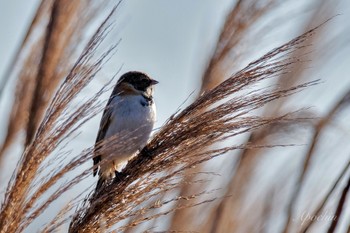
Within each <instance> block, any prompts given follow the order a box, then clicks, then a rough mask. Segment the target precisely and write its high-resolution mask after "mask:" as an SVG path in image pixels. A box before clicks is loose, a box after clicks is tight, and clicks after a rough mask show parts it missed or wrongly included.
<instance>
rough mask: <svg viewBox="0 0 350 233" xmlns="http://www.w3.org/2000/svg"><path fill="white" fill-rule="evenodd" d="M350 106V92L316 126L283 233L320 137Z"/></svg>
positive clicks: (289, 221)
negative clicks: (339, 113) (344, 109)
mask: <svg viewBox="0 0 350 233" xmlns="http://www.w3.org/2000/svg"><path fill="white" fill-rule="evenodd" d="M349 104H350V90H349V91H348V92H347V93H345V94H344V96H343V97H342V98H341V99H340V100H339V101H338V103H336V104H335V105H334V106H333V108H332V109H331V110H330V111H329V112H328V114H327V115H326V116H325V117H323V118H322V119H321V120H320V121H319V123H318V124H317V125H316V127H315V129H314V133H313V137H312V141H311V144H310V147H309V149H308V151H307V153H306V155H305V160H304V164H303V167H302V169H301V171H300V174H299V177H298V180H297V184H296V185H295V188H294V190H293V194H292V197H291V200H290V202H289V204H288V209H287V220H286V223H285V225H284V227H283V232H285V233H287V232H288V231H289V227H290V224H291V221H292V219H293V208H294V206H295V203H296V201H297V199H298V197H299V193H300V191H301V188H302V186H303V183H304V180H305V177H306V175H307V171H308V168H309V166H310V161H311V158H312V156H313V154H314V151H315V148H316V145H317V143H318V140H319V137H320V136H321V134H322V132H323V130H324V129H325V128H326V127H327V126H328V124H329V123H330V122H331V121H332V119H333V117H334V116H335V115H336V113H338V112H339V111H340V110H342V109H343V108H345V107H346V106H347V105H349Z"/></svg>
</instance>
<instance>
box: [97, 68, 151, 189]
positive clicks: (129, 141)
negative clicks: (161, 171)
mask: <svg viewBox="0 0 350 233" xmlns="http://www.w3.org/2000/svg"><path fill="white" fill-rule="evenodd" d="M157 83H158V81H156V80H154V79H152V78H150V77H149V76H148V75H147V74H145V73H142V72H139V71H129V72H127V73H125V74H123V75H122V76H121V77H120V78H119V80H118V81H117V83H116V85H115V87H114V89H113V91H112V94H111V96H110V98H109V100H108V102H107V104H106V107H105V109H104V111H103V115H102V118H101V121H100V127H99V130H98V133H97V138H96V142H95V146H94V156H93V163H94V167H93V175H94V176H96V174H97V172H98V175H99V179H98V182H97V185H96V192H97V191H98V190H100V188H101V187H102V185H103V184H104V183H105V182H106V181H107V180H111V179H113V178H114V177H119V176H120V175H122V173H121V169H122V168H123V166H124V165H125V163H126V162H127V161H128V160H129V159H130V158H132V157H133V156H134V155H136V154H137V152H138V151H139V150H141V149H142V148H143V147H144V146H145V145H146V144H147V142H148V140H149V137H150V135H151V132H152V129H153V126H154V123H155V121H156V105H155V103H154V100H153V93H154V85H156V84H157ZM105 140H106V141H107V142H108V143H107V142H106V143H101V142H103V141H105ZM110 141H111V142H113V146H111V142H110ZM98 170H99V171H98Z"/></svg>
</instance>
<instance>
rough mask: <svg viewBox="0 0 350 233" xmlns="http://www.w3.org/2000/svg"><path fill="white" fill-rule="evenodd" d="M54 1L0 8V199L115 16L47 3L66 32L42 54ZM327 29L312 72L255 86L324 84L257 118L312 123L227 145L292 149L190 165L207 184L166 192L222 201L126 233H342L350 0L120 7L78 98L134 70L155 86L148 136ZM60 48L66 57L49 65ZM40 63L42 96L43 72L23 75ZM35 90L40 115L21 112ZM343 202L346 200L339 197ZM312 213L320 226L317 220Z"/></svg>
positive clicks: (314, 46)
mask: <svg viewBox="0 0 350 233" xmlns="http://www.w3.org/2000/svg"><path fill="white" fill-rule="evenodd" d="M52 2H54V1H49V0H43V1H40V0H27V1H19V0H13V1H6V0H0V31H1V35H2V36H1V38H0V41H1V43H0V61H1V62H0V90H1V93H0V95H1V96H0V107H1V113H2V114H1V117H0V142H1V144H0V145H1V150H0V168H1V170H0V184H1V186H0V194H1V197H0V200H1V201H2V200H3V195H4V192H5V189H6V187H7V182H8V181H9V179H10V177H11V175H12V172H13V170H14V169H15V166H16V164H17V162H18V159H19V158H20V156H21V154H22V152H23V149H24V145H25V144H26V142H27V141H28V140H30V137H32V136H30V135H31V134H33V133H32V132H33V130H30V129H31V128H34V129H35V128H36V127H37V124H38V123H32V122H39V121H40V119H41V117H42V114H43V112H44V111H45V106H47V104H48V103H49V101H50V99H51V98H52V96H53V93H54V92H55V90H56V89H57V87H58V86H59V84H60V83H61V82H62V80H63V79H64V77H65V75H67V72H68V71H69V69H70V67H71V66H72V65H73V64H74V62H75V60H76V59H77V57H78V56H79V53H80V52H81V51H82V48H83V47H84V46H85V44H86V43H87V41H88V40H89V38H90V37H91V35H92V33H93V32H94V30H96V28H97V27H98V26H99V24H100V23H101V22H102V20H103V19H104V18H105V17H106V15H107V14H108V12H109V11H110V9H111V7H112V6H113V5H115V2H113V1H102V2H100V3H98V4H96V3H93V2H90V1H86V2H85V3H79V4H77V6H76V5H75V4H72V3H68V2H69V1H68V2H67V1H63V0H62V1H56V2H61V4H62V7H61V8H59V9H60V11H59V17H60V18H59V20H62V23H61V21H59V20H58V22H59V23H57V25H56V28H55V27H54V29H52V30H51V32H50V33H52V35H53V36H52V37H51V39H52V41H51V42H50V43H52V44H50V43H48V44H46V46H49V47H50V48H52V51H50V52H47V53H45V52H43V51H44V50H45V49H44V48H45V46H44V45H42V44H41V43H42V38H43V35H46V36H47V35H48V33H47V31H45V30H47V27H46V26H47V24H48V22H49V19H50V9H51V8H50V6H51V4H52ZM76 2H84V1H76ZM88 2H89V3H88ZM33 19H34V21H33ZM329 19H331V20H330V21H328V22H327V23H326V24H325V25H323V26H322V27H321V28H319V30H318V31H317V32H316V33H315V34H314V35H313V36H312V37H310V38H309V39H308V41H307V42H306V44H305V53H307V62H303V63H301V64H299V65H298V66H295V67H294V68H293V72H290V73H286V74H284V75H285V77H283V79H282V77H281V78H280V79H278V80H279V81H277V83H265V84H264V85H277V86H282V87H289V86H292V85H295V84H298V83H303V82H305V81H310V80H316V79H321V84H319V85H317V86H314V87H311V88H308V89H307V90H306V91H303V92H302V93H298V94H297V95H293V96H291V97H288V98H285V99H281V100H279V101H274V102H272V103H270V104H269V105H267V106H265V107H264V108H263V109H261V110H260V111H259V114H261V115H266V116H274V115H279V114H281V113H285V112H289V111H295V110H298V109H301V108H303V109H304V111H303V114H304V115H303V116H305V118H308V120H305V122H298V123H295V124H291V125H277V126H274V127H270V128H266V129H261V130H259V131H257V132H253V133H251V134H247V135H242V137H239V138H235V139H234V140H232V139H230V141H227V142H225V143H227V144H228V145H232V144H239V143H245V142H251V143H255V144H259V145H265V144H266V145H271V144H288V145H289V144H293V145H294V146H288V147H279V148H266V149H255V150H243V151H234V152H231V153H228V154H227V155H225V156H221V157H219V158H215V159H213V160H211V161H209V162H207V163H205V164H203V165H202V166H200V167H196V168H195V170H193V171H191V172H212V173H215V175H212V176H210V178H209V180H208V181H207V182H205V183H200V184H196V185H188V184H187V182H184V184H183V185H182V187H181V188H179V189H178V190H177V192H174V193H173V194H172V195H174V196H176V195H180V196H181V195H188V194H190V193H198V192H199V191H200V190H213V192H212V194H211V196H213V197H216V198H218V199H217V200H215V201H213V202H210V203H206V204H203V205H199V206H196V207H193V208H187V209H183V210H178V211H175V212H174V213H171V214H169V215H166V216H161V217H159V218H157V219H155V220H153V221H149V222H146V223H144V224H141V225H140V226H138V227H137V228H134V229H132V230H130V231H131V232H141V231H144V230H146V229H152V230H151V231H166V230H175V231H179V232H181V231H188V232H303V231H304V230H305V227H307V226H308V224H311V225H310V228H308V229H307V230H308V232H327V230H329V229H330V226H331V225H332V223H333V222H334V221H332V220H333V217H334V216H335V215H336V214H335V212H336V210H339V208H341V209H342V211H341V212H340V215H339V216H338V217H339V222H338V223H337V225H336V228H335V232H349V231H350V203H349V201H346V198H345V197H346V194H347V193H346V192H344V187H346V185H347V182H348V179H349V176H350V171H349V169H348V166H349V161H350V144H349V140H350V108H349V106H348V104H349V103H350V94H349V91H350V77H349V73H350V67H349V64H350V56H349V54H350V49H349V45H350V43H349V42H350V24H349V20H350V2H349V1H346V0H334V1H333V0H332V1H331V0H307V1H304V0H294V1H289V0H288V1H277V0H243V1H234V0H225V1H224V0H220V1H210V0H195V1H186V0H180V1H163V0H152V1H136V0H130V1H124V2H122V3H121V5H120V7H119V8H118V10H117V13H116V14H115V15H114V16H113V22H115V25H114V27H113V28H112V30H111V32H110V33H109V34H108V36H107V38H106V40H105V41H104V42H103V44H102V46H101V48H100V49H101V52H102V50H103V49H104V48H108V47H109V46H110V45H112V44H115V43H118V46H117V50H116V53H115V54H114V55H113V57H112V58H111V60H110V61H109V62H108V63H107V64H106V65H104V66H103V69H102V70H101V72H99V73H98V75H97V76H96V77H95V78H94V79H93V81H92V82H91V84H90V85H89V86H87V87H86V88H85V89H84V90H83V92H82V93H81V94H80V95H79V98H78V100H77V101H78V102H79V101H80V100H81V101H83V100H85V99H86V98H87V97H89V96H91V93H94V92H96V91H97V90H99V89H100V88H101V87H102V86H103V85H104V84H105V83H106V82H107V81H108V79H109V78H111V77H112V76H113V75H114V74H115V73H116V72H117V71H119V70H120V71H119V73H118V77H119V76H120V75H121V74H122V73H124V72H127V71H129V70H140V71H143V72H146V73H147V74H149V75H150V76H151V77H153V78H154V79H156V80H158V81H159V82H160V83H159V85H157V87H156V91H155V101H156V104H157V112H158V120H157V123H156V127H155V128H156V129H155V130H157V129H158V128H159V127H161V126H162V125H163V124H164V122H165V121H166V120H167V119H168V118H169V117H170V116H171V115H172V114H173V113H175V111H176V110H177V109H179V108H183V107H185V106H187V105H188V104H189V103H191V102H193V101H194V100H195V99H196V98H197V97H198V96H199V95H200V94H201V93H203V92H205V91H207V90H210V89H211V88H213V87H215V86H216V85H218V84H219V83H220V82H222V81H223V80H224V79H225V78H228V77H229V76H230V75H231V74H233V73H236V72H237V71H239V70H240V69H242V68H243V67H245V66H246V65H247V64H249V62H252V61H254V60H255V59H257V58H259V57H260V56H262V55H263V54H265V53H266V52H267V51H269V50H271V49H273V48H275V47H277V46H279V45H282V44H283V43H285V42H287V41H289V40H291V39H292V38H294V37H296V36H298V35H300V34H302V33H303V32H305V31H307V30H309V29H311V28H313V27H315V26H318V25H320V24H321V23H324V22H325V21H327V20H329ZM28 32H29V33H28ZM45 32H46V34H45ZM56 40H57V41H56ZM55 41H56V42H55ZM49 50H50V49H49ZM55 51H56V53H54V52H55ZM57 51H61V52H59V53H58V54H59V55H58V56H57V57H55V55H54V54H57ZM300 55H301V54H290V56H300ZM42 57H44V58H45V59H49V60H50V61H51V60H52V62H51V63H50V64H49V65H48V66H47V67H46V68H45V69H44V71H43V72H44V73H45V74H46V76H47V78H46V81H43V83H44V85H43V84H42V87H41V89H38V88H37V81H38V79H36V78H35V77H37V72H38V71H37V70H36V69H37V68H33V69H31V67H35V66H37V65H38V64H40V59H42ZM29 58H32V59H29ZM44 76H45V75H44ZM257 88H258V87H257ZM35 91H36V92H35ZM33 93H39V94H40V95H39V96H41V97H40V98H39V100H38V102H35V104H33V102H30V101H29V99H32V97H31V96H32V95H33ZM109 94H110V93H109V92H108V93H105V94H104V95H103V96H102V97H101V99H104V100H105V99H107V98H108V96H109ZM34 105H39V106H40V107H41V108H43V109H40V108H39V109H38V110H37V112H36V113H35V114H33V111H29V110H30V109H33V108H34V107H33V106H34ZM100 118H101V114H99V115H96V117H94V118H92V119H91V120H90V121H88V122H87V123H86V124H85V125H83V126H82V127H81V128H80V131H81V133H80V134H77V135H75V137H74V140H72V141H71V142H70V143H69V144H68V145H67V147H66V148H68V149H69V150H71V153H70V155H71V156H73V155H76V154H78V153H79V152H80V151H82V150H83V149H85V148H87V147H90V146H92V145H93V144H94V141H95V138H96V134H97V130H98V125H99V121H100ZM310 118H311V119H310ZM28 138H29V139H28ZM68 149H67V150H68ZM50 156H55V154H54V153H53V154H52V155H50ZM50 166H55V165H52V164H51V165H48V171H49V167H50ZM89 166H91V164H83V165H82V166H81V168H79V169H77V170H76V171H74V172H76V173H77V174H78V173H79V172H81V171H83V170H84V169H86V168H88V167H89ZM338 180H339V181H338ZM95 182H96V180H95V178H93V177H92V175H91V177H89V178H88V179H85V180H83V182H81V183H79V184H78V185H76V186H75V187H74V188H73V189H72V190H71V191H70V192H68V193H65V194H64V195H62V196H61V197H60V198H59V199H57V200H56V201H55V202H53V203H52V204H51V205H50V206H49V207H48V208H47V210H45V213H46V214H42V215H41V216H40V217H39V218H38V219H36V220H35V221H34V222H33V223H32V224H31V225H30V226H29V227H28V229H26V232H36V231H38V230H40V229H41V228H42V226H43V225H45V224H46V223H47V222H48V221H49V220H50V219H51V218H53V217H54V216H55V215H56V214H57V212H58V209H59V207H60V206H62V205H64V204H66V203H67V202H68V201H69V200H70V197H71V196H72V195H77V194H78V193H81V190H82V189H85V188H87V187H90V186H91V188H92V187H93V184H95ZM57 186H59V183H58V184H57ZM344 193H345V194H344ZM342 194H343V196H344V198H345V200H343V199H341V197H342ZM46 195H50V193H48V194H46ZM203 198H204V197H203ZM206 198H207V197H206ZM341 200H343V202H342V201H341ZM323 202H324V205H322V203H323ZM320 207H322V208H321V209H320V211H319V212H316V211H317V209H318V208H320ZM337 214H339V212H337ZM318 216H323V217H324V218H322V219H321V218H318V219H316V217H318ZM312 218H313V219H312ZM311 219H312V220H311ZM310 222H311V223H310ZM66 227H67V226H64V227H63V228H62V229H63V231H64V229H66ZM305 231H306V230H305Z"/></svg>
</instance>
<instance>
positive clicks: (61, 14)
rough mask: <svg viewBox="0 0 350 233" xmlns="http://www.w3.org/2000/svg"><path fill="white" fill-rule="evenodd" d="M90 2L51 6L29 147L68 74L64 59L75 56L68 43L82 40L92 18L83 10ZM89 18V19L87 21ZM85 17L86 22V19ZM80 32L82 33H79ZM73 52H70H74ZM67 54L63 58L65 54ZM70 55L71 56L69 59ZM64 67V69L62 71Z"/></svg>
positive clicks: (29, 125)
mask: <svg viewBox="0 0 350 233" xmlns="http://www.w3.org/2000/svg"><path fill="white" fill-rule="evenodd" d="M89 4H92V3H91V2H90V1H86V2H84V1H69V0H67V1H66V0H55V1H54V2H53V4H52V7H51V15H50V20H49V23H48V25H47V28H46V32H45V36H44V44H43V50H42V56H41V59H40V63H39V66H38V67H39V68H38V73H37V75H36V80H35V83H36V87H35V90H34V93H33V99H32V102H31V107H30V111H29V118H28V123H27V129H26V143H25V144H26V145H28V144H29V143H30V142H31V140H32V138H33V137H34V134H35V132H36V129H37V127H38V124H39V122H40V121H41V118H42V115H43V113H44V111H45V109H46V107H47V103H48V102H49V100H50V99H51V96H52V94H53V93H54V90H55V89H56V88H57V84H58V83H59V82H60V80H61V78H62V77H64V76H66V75H67V72H68V71H69V70H70V69H71V67H72V66H71V65H68V64H61V62H62V61H64V60H63V59H65V58H67V57H69V55H73V54H72V52H75V51H74V48H76V46H73V47H72V46H69V44H70V43H71V42H72V41H74V42H76V39H79V38H80V37H81V35H82V33H83V30H82V29H84V28H85V27H84V26H85V25H86V23H87V22H89V20H90V19H91V17H90V15H89V14H87V15H86V12H85V11H84V9H88V7H87V6H89ZM92 12H94V11H92ZM86 16H87V17H86ZM85 17H86V18H85ZM84 18H85V19H84ZM77 29H79V30H80V32H79V31H78V30H77ZM72 48H73V51H69V50H72ZM63 54H64V55H63ZM67 55H68V56H67ZM63 67H64V69H65V70H62V69H63Z"/></svg>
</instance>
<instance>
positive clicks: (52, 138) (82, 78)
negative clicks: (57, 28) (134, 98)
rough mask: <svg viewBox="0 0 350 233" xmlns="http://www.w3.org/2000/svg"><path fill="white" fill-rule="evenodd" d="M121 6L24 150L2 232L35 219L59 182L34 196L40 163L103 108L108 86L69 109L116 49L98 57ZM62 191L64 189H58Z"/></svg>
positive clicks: (6, 200)
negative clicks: (43, 197)
mask: <svg viewBox="0 0 350 233" xmlns="http://www.w3.org/2000/svg"><path fill="white" fill-rule="evenodd" d="M118 6H119V4H118V5H117V6H115V7H114V8H113V10H112V11H111V13H110V14H109V15H108V17H106V19H105V21H104V22H103V23H102V24H101V26H100V27H99V28H98V30H97V31H96V33H95V34H94V35H93V37H92V38H91V40H90V41H89V42H88V44H87V46H86V47H85V49H84V50H83V52H82V54H81V56H80V57H79V58H78V60H77V61H76V63H75V64H74V66H73V68H72V69H71V71H70V72H69V74H68V75H67V77H66V78H65V80H64V81H63V83H62V84H61V86H60V87H59V89H58V90H57V92H56V94H55V96H54V97H53V100H52V102H51V104H50V106H49V108H48V109H47V111H46V114H45V116H44V118H43V121H42V122H41V124H40V126H39V128H38V131H37V133H36V134H35V137H34V139H33V141H32V142H31V143H30V144H29V145H28V147H27V148H26V150H25V152H24V153H23V155H22V157H21V160H20V161H19V164H18V167H17V169H16V171H15V172H14V174H13V176H12V178H11V181H10V184H9V186H8V188H7V190H6V193H5V198H4V202H3V204H2V206H1V212H0V229H1V231H3V232H18V231H21V230H23V229H24V228H25V227H26V226H27V225H28V224H29V223H30V222H31V221H32V218H30V219H27V214H28V213H29V212H30V210H31V208H32V206H33V205H34V203H35V202H36V200H38V198H39V197H40V196H41V195H42V192H45V190H47V189H48V187H47V186H50V185H51V186H52V185H53V184H54V183H55V179H53V180H51V183H47V184H46V186H43V187H41V188H39V189H38V190H37V192H34V195H31V194H32V193H33V190H32V188H34V189H35V187H32V185H33V183H32V182H33V181H34V180H35V177H36V176H37V175H38V169H39V167H40V165H42V163H43V161H44V160H45V159H46V158H47V157H48V156H49V155H50V154H51V153H52V152H53V151H54V150H55V149H56V148H57V147H58V146H59V145H60V144H61V143H62V142H63V141H64V140H65V139H67V137H69V136H70V135H71V134H72V133H73V132H74V131H76V130H77V129H78V127H79V126H80V125H81V124H82V123H84V122H85V121H86V120H87V119H90V118H91V117H92V116H93V115H94V114H95V113H96V111H97V109H99V106H100V104H99V103H98V102H97V98H98V96H99V95H101V93H102V92H103V91H104V90H105V89H102V90H101V91H100V92H98V93H97V94H96V95H95V96H93V97H92V98H91V99H90V100H88V101H87V102H85V103H82V104H81V105H78V106H76V108H77V109H76V111H74V112H73V113H70V112H69V111H68V108H69V106H70V103H71V102H72V100H73V99H74V98H75V97H76V96H77V95H78V94H79V93H80V92H81V91H82V89H83V88H84V87H86V85H87V84H88V83H89V82H90V81H91V80H92V79H93V78H94V77H95V75H96V74H97V73H98V72H99V70H100V69H101V67H102V66H103V65H104V64H105V62H106V61H107V60H108V59H109V58H110V56H111V55H112V53H111V52H112V51H113V50H114V49H115V46H111V47H110V48H109V49H108V50H107V51H106V52H105V53H103V54H102V55H101V56H98V57H97V58H96V56H97V55H96V54H97V49H98V48H99V46H100V45H101V43H102V42H103V40H104V39H105V37H106V36H107V34H108V32H109V31H110V27H111V24H110V22H109V21H110V19H111V17H112V16H113V15H114V13H115V12H116V9H117V7H118ZM86 67H88V68H86ZM61 174H62V173H61ZM58 175H60V174H58ZM58 193H60V192H59V191H58ZM58 195H59V194H58ZM51 201H52V200H51ZM49 204H50V200H49V201H48V202H47V203H46V204H45V205H44V207H43V208H41V209H40V208H39V211H37V212H35V210H34V217H35V216H37V215H38V214H40V213H42V212H43V210H44V209H45V208H46V207H47V206H48V205H49Z"/></svg>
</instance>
